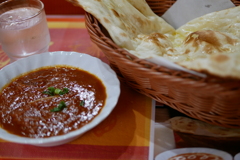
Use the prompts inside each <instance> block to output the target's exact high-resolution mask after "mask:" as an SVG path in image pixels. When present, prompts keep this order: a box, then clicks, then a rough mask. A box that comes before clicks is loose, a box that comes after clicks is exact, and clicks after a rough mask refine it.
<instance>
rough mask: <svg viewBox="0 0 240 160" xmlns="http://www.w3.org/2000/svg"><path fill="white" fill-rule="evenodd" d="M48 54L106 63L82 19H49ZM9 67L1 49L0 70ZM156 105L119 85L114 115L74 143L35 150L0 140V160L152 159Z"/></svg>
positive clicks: (64, 17)
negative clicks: (88, 57) (75, 54)
mask: <svg viewBox="0 0 240 160" xmlns="http://www.w3.org/2000/svg"><path fill="white" fill-rule="evenodd" d="M47 19H48V26H49V30H50V36H51V43H50V48H49V51H50V52H52V51H76V52H80V53H87V54H89V55H91V56H94V57H97V58H99V59H101V60H102V61H103V62H105V63H108V60H107V58H106V57H105V55H104V54H103V53H102V52H101V50H100V49H99V48H98V47H97V46H96V45H95V44H93V43H92V42H91V41H90V38H89V35H88V32H87V30H86V28H85V23H84V17H83V16H48V17H47ZM9 63H10V60H9V58H8V57H7V55H6V54H5V53H4V52H3V51H2V50H1V48H0V68H2V67H4V66H6V65H8V64H9ZM154 111H155V102H154V101H152V99H150V98H148V97H146V96H144V95H142V94H139V93H137V92H136V91H134V90H133V89H131V88H129V87H128V86H127V85H126V84H124V83H121V95H120V98H119V102H118V104H117V105H116V107H115V109H114V110H113V112H112V113H111V114H110V116H108V117H107V118H106V119H105V120H104V121H103V122H102V123H101V124H99V125H98V126H97V127H95V128H94V129H92V130H90V131H89V132H87V133H86V134H84V135H83V136H81V137H79V138H78V139H77V140H75V141H72V142H70V143H68V144H64V145H61V146H56V147H36V146H29V145H24V144H15V143H11V142H6V141H4V140H0V159H4V160H5V159H8V160H9V159H42V160H49V159H70V160H71V159H78V160H81V159H104V160H106V159H136V160H147V159H153V147H154V142H153V141H154V140H153V134H154V132H153V131H154V128H153V127H154V117H155V116H154Z"/></svg>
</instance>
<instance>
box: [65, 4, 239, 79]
mask: <svg viewBox="0 0 240 160" xmlns="http://www.w3.org/2000/svg"><path fill="white" fill-rule="evenodd" d="M67 1H69V2H71V3H74V4H75V5H78V6H81V7H82V8H83V9H84V10H85V11H87V12H88V13H91V14H92V15H93V16H94V17H95V18H97V19H98V20H99V22H100V23H101V24H102V25H103V26H104V27H105V28H106V29H107V31H108V32H109V34H110V36H111V38H112V39H113V41H114V42H115V43H116V44H117V45H119V47H121V48H124V49H126V50H127V51H129V52H130V53H131V54H134V55H136V56H138V57H139V58H143V59H146V58H152V57H153V58H154V57H158V56H162V57H165V58H166V59H168V60H170V61H173V62H175V63H177V64H179V65H181V66H183V67H186V68H188V69H192V70H195V71H199V72H204V73H210V74H212V75H216V76H220V77H230V78H237V79H240V60H239V58H240V50H239V48H240V43H239V42H240V33H239V32H240V16H239V15H240V7H234V8H230V9H226V10H222V11H219V12H213V13H210V14H207V15H204V16H202V17H199V18H196V19H194V20H192V21H190V22H189V23H187V24H185V25H183V26H182V27H180V28H179V29H177V30H175V29H174V28H173V27H172V26H171V25H169V24H168V23H167V22H166V21H165V20H164V19H162V18H161V17H159V16H157V15H156V14H154V13H153V11H152V10H151V8H150V7H149V6H148V4H147V3H146V2H145V0H67Z"/></svg>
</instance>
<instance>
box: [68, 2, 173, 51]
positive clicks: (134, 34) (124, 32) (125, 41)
mask: <svg viewBox="0 0 240 160" xmlns="http://www.w3.org/2000/svg"><path fill="white" fill-rule="evenodd" d="M68 1H69V2H71V3H74V4H75V5H79V6H81V7H82V8H83V9H84V10H85V11H87V12H89V13H91V14H92V15H93V16H94V17H95V18H97V19H98V20H99V22H100V23H101V24H102V25H103V26H104V27H105V28H106V29H107V31H108V32H109V34H110V36H111V38H112V39H113V41H114V42H115V43H116V44H117V45H119V46H120V47H122V48H126V49H127V50H135V48H136V47H137V46H138V45H139V44H140V41H139V40H138V36H139V35H140V36H142V35H143V36H144V35H150V34H151V33H161V34H164V35H165V36H167V37H168V38H169V39H172V40H173V39H174V37H173V35H174V33H175V29H174V28H173V27H172V26H171V25H169V24H168V23H167V22H165V21H164V20H163V19H162V18H160V17H158V16H157V15H155V14H154V13H153V11H152V10H151V8H150V7H149V6H148V4H147V3H146V2H145V0H68Z"/></svg>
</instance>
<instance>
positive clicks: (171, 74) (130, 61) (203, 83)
mask: <svg viewBox="0 0 240 160" xmlns="http://www.w3.org/2000/svg"><path fill="white" fill-rule="evenodd" d="M147 2H148V4H149V6H150V7H151V8H152V10H153V11H154V12H155V13H156V14H157V15H159V16H161V15H162V14H163V13H164V12H165V11H166V10H167V9H168V8H169V7H170V6H171V5H172V4H173V3H174V2H175V1H173V0H162V1H160V0H149V1H147ZM233 2H234V3H235V4H236V5H239V4H240V1H233ZM85 16H86V27H87V29H88V32H89V35H90V38H91V40H92V42H93V43H95V44H96V45H97V46H98V47H99V48H100V49H101V50H102V51H103V53H104V54H105V55H106V57H107V58H108V60H109V62H110V66H111V67H112V68H113V69H114V70H115V72H116V73H117V74H118V76H119V79H120V80H121V81H124V82H126V83H127V84H128V85H129V86H131V87H132V88H134V89H135V90H137V91H138V92H140V93H142V94H144V95H146V96H148V97H151V98H153V99H154V100H156V101H158V102H160V103H163V104H165V105H167V106H170V107H171V108H173V109H176V110H178V111H179V112H181V113H184V114H186V115H187V116H190V117H192V118H196V119H199V120H202V121H204V122H207V123H211V124H215V125H219V126H224V127H230V128H239V127H240V81H235V80H226V79H221V78H218V77H212V76H208V78H200V77H197V76H194V75H192V74H189V73H185V72H183V71H175V70H171V69H168V68H165V67H161V66H158V65H156V64H153V63H150V62H147V61H145V60H143V59H139V58H137V57H136V56H134V55H132V54H130V53H129V52H127V51H126V50H124V49H122V48H120V47H118V46H117V45H116V44H115V43H114V42H113V41H112V40H111V38H110V36H109V34H108V33H107V31H106V30H105V29H104V27H102V25H101V24H100V23H99V22H98V21H97V19H96V18H95V17H93V16H92V15H91V14H89V13H86V15H85Z"/></svg>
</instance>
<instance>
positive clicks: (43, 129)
mask: <svg viewBox="0 0 240 160" xmlns="http://www.w3.org/2000/svg"><path fill="white" fill-rule="evenodd" d="M0 77H1V81H0V138H1V139H4V140H7V141H11V142H16V143H23V144H31V145H36V146H56V145H60V144H64V143H67V142H70V141H72V140H74V139H76V138H78V137H79V136H81V135H82V134H84V133H85V132H87V131H89V130H90V129H92V128H93V127H95V126H97V125H98V124H99V123H100V122H102V121H103V120H104V119H105V118H106V117H107V116H108V115H109V114H110V113H111V112H112V110H113V109H114V107H115V106H116V104H117V102H118V98H119V95H120V82H119V80H118V78H117V75H116V73H115V72H114V71H113V70H112V69H111V68H110V66H109V65H108V64H106V63H104V62H102V61H101V60H100V59H98V58H95V57H93V56H90V55H87V54H84V53H77V52H65V51H57V52H47V53H42V54H38V55H33V56H29V57H27V58H23V59H20V60H18V61H15V62H13V63H11V64H9V65H7V66H5V67H4V68H2V69H1V70H0Z"/></svg>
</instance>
